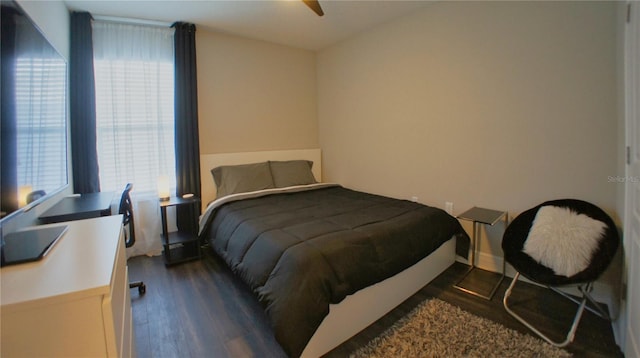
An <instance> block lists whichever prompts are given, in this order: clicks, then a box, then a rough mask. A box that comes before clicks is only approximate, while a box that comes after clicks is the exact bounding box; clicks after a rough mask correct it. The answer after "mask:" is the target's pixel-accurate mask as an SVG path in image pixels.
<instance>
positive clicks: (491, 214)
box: [454, 206, 509, 300]
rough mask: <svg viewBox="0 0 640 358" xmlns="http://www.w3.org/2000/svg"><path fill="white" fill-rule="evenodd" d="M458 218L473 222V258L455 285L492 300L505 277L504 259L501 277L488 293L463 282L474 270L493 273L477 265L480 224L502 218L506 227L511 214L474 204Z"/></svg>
mask: <svg viewBox="0 0 640 358" xmlns="http://www.w3.org/2000/svg"><path fill="white" fill-rule="evenodd" d="M457 218H458V219H462V220H468V221H472V222H473V235H472V237H471V259H470V260H469V270H468V271H467V272H466V273H465V275H464V276H463V277H462V278H461V279H460V280H458V282H456V284H455V285H454V287H455V288H457V289H459V290H462V291H464V292H467V293H470V294H472V295H475V296H478V297H482V298H484V299H487V300H491V298H492V297H493V295H494V294H495V292H496V290H497V289H498V286H500V283H501V282H502V280H503V279H504V271H505V262H504V260H503V263H502V273H501V275H500V277H499V278H498V281H497V282H496V283H495V284H494V285H493V286H492V287H490V289H489V293H488V294H483V293H481V292H479V291H478V290H473V289H470V288H465V287H463V282H464V281H465V279H466V278H467V277H469V275H470V274H471V273H472V272H473V271H474V270H478V271H483V272H486V273H489V274H493V273H492V272H490V271H486V270H483V269H480V268H478V267H476V250H477V245H478V238H479V236H480V224H483V225H491V226H493V225H494V224H495V223H497V222H498V221H500V220H501V219H502V220H504V227H505V228H506V227H507V225H508V224H509V214H508V213H507V212H506V211H499V210H492V209H485V208H479V207H476V206H474V207H473V208H471V209H469V210H467V211H465V212H464V213H462V214H460V215H458V216H457Z"/></svg>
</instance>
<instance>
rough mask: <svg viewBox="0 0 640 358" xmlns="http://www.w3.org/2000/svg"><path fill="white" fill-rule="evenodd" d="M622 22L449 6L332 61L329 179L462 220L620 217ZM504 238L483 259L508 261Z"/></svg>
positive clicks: (577, 14) (381, 31)
mask: <svg viewBox="0 0 640 358" xmlns="http://www.w3.org/2000/svg"><path fill="white" fill-rule="evenodd" d="M615 16H616V12H615V4H613V3H597V2H531V3H529V2H495V3H491V2H469V3H462V2H440V3H434V4H433V5H432V6H430V7H428V8H426V9H425V10H424V11H421V12H419V13H416V14H413V15H411V16H410V17H406V18H403V19H401V20H398V21H395V22H393V23H390V24H387V25H385V26H382V27H379V28H376V29H374V30H372V31H369V32H366V33H364V34H362V35H360V36H357V37H355V38H351V39H349V40H348V41H345V42H343V43H340V44H338V45H335V46H333V47H330V48H327V49H325V50H323V51H321V52H320V53H319V55H318V60H317V61H318V109H319V117H318V118H319V135H320V145H321V148H322V150H323V177H324V179H326V180H329V181H337V182H340V183H343V184H344V185H346V186H349V187H353V188H357V189H362V190H366V191H371V192H375V193H380V194H384V195H390V196H394V197H399V198H410V197H411V196H418V197H419V200H420V202H423V203H426V204H428V205H433V206H437V207H442V208H443V207H444V203H445V201H451V202H453V203H454V213H460V212H462V211H463V210H465V209H467V208H469V207H471V206H474V205H477V206H484V207H489V208H495V209H503V210H507V211H509V212H510V214H511V215H515V214H518V213H520V212H522V211H523V210H525V209H527V208H529V207H531V206H534V205H536V204H538V203H540V202H542V201H545V200H548V199H554V198H561V197H575V198H582V199H585V200H588V201H592V202H594V203H596V204H598V205H600V206H601V207H603V208H604V209H605V210H607V211H608V212H610V213H613V214H614V215H615V209H616V188H617V186H618V184H615V183H610V182H609V180H608V177H609V176H615V175H618V174H619V173H618V169H619V167H618V161H617V159H616V156H617V154H618V151H617V150H618V144H619V143H618V129H617V127H618V125H619V122H618V120H617V118H618V117H617V115H618V114H617V97H616V96H617V92H616V90H617V87H616V22H615V20H616V17H615ZM489 236H490V237H491V233H490V235H489ZM500 238H501V229H499V228H496V232H495V233H494V234H493V237H491V239H490V240H489V242H488V243H485V242H483V243H481V247H480V249H481V251H483V252H487V253H490V254H493V255H497V256H501V251H500V246H499V245H500Z"/></svg>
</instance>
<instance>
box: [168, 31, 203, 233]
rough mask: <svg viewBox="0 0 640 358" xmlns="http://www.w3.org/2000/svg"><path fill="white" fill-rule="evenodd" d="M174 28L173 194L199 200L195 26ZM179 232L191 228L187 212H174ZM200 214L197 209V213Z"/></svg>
mask: <svg viewBox="0 0 640 358" xmlns="http://www.w3.org/2000/svg"><path fill="white" fill-rule="evenodd" d="M173 27H174V28H175V35H174V36H175V37H174V46H175V146H176V186H177V188H176V194H177V195H179V196H180V195H183V194H187V193H192V194H194V195H195V196H197V197H200V144H199V140H198V83H197V78H196V26H195V25H194V24H188V23H183V22H176V23H175V24H173ZM177 209H178V210H177V225H178V229H179V230H197V228H194V227H193V219H192V218H191V217H190V215H189V214H190V213H189V210H188V209H189V208H181V207H178V208H177ZM197 211H198V213H200V207H198V209H197Z"/></svg>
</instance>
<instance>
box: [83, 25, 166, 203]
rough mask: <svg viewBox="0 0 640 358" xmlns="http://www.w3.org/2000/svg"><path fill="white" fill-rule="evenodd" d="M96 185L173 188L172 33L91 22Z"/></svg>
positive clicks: (107, 189) (106, 186)
mask: <svg viewBox="0 0 640 358" xmlns="http://www.w3.org/2000/svg"><path fill="white" fill-rule="evenodd" d="M93 46H94V71H95V86H96V131H97V133H96V134H97V148H98V165H99V169H100V187H101V190H104V191H118V190H122V188H124V186H125V184H126V183H128V182H131V183H133V184H134V188H135V190H136V191H138V192H140V191H155V190H156V180H157V178H158V177H159V176H161V175H166V176H168V177H169V178H171V181H172V183H171V186H172V187H175V149H174V148H175V145H174V109H173V108H174V84H173V83H174V64H173V61H174V60H173V57H174V56H173V48H174V47H173V29H171V28H162V27H153V26H141V25H131V24H119V23H111V22H99V21H96V22H94V24H93Z"/></svg>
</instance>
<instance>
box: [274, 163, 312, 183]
mask: <svg viewBox="0 0 640 358" xmlns="http://www.w3.org/2000/svg"><path fill="white" fill-rule="evenodd" d="M269 166H271V176H272V177H273V184H274V185H275V186H276V188H284V187H287V186H293V185H305V184H313V183H316V178H315V177H314V176H313V173H312V172H311V167H313V162H312V161H310V160H287V161H270V162H269Z"/></svg>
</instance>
